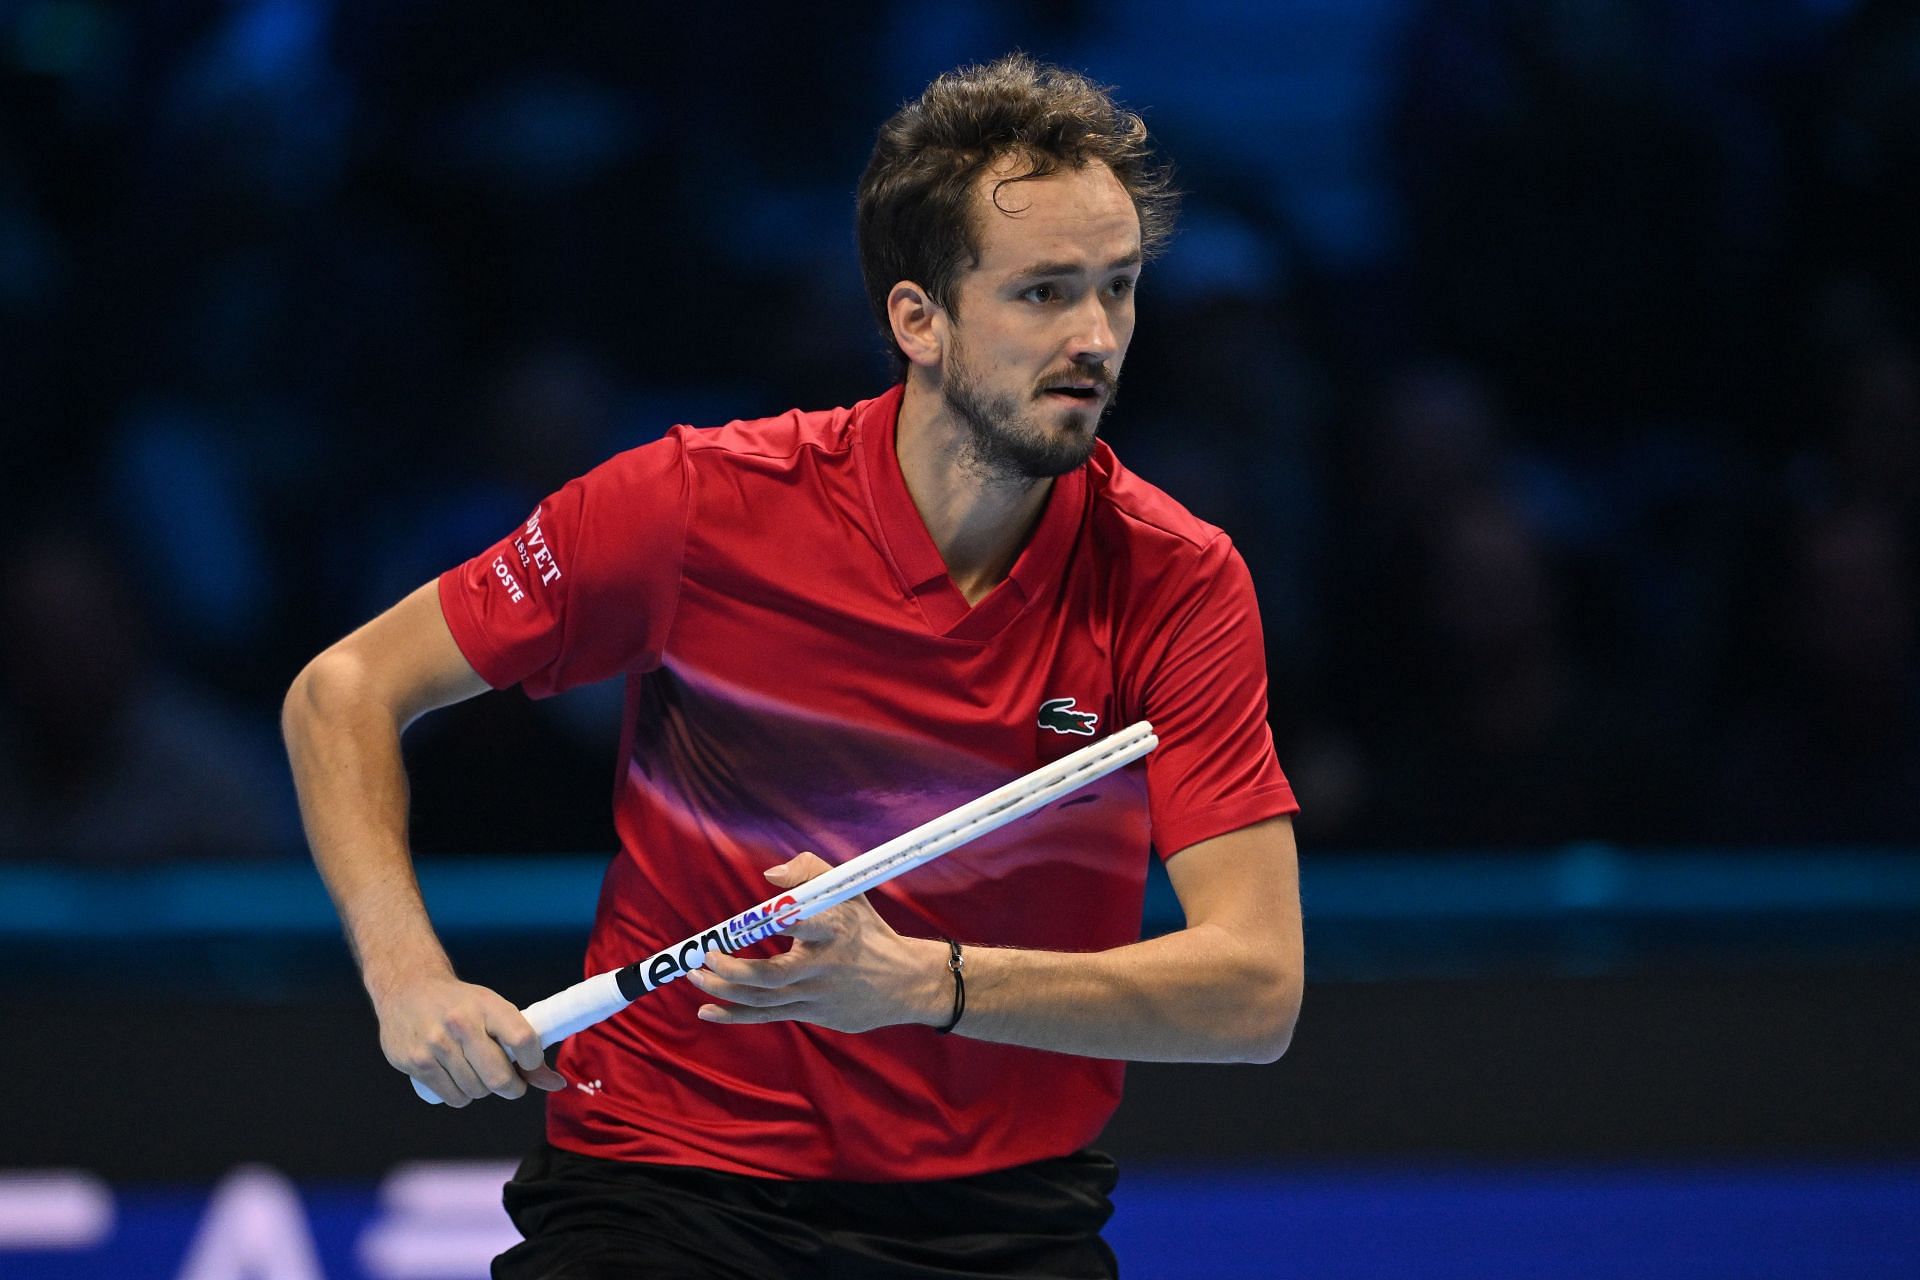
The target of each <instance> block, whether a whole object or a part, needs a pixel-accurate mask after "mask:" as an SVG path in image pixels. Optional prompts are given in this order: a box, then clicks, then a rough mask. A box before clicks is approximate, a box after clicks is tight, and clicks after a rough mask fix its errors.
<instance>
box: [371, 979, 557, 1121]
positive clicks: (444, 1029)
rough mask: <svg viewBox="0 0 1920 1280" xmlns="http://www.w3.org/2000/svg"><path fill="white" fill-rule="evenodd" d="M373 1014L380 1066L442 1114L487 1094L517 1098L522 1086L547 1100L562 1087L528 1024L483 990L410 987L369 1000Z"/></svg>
mask: <svg viewBox="0 0 1920 1280" xmlns="http://www.w3.org/2000/svg"><path fill="white" fill-rule="evenodd" d="M374 1011H375V1012H376V1013H377V1014H378V1015H379V1017H380V1048H381V1051H382V1052H384V1053H385V1054H386V1055H387V1061H388V1062H389V1063H391V1064H392V1065H393V1067H394V1069H395V1070H397V1071H404V1072H405V1073H406V1074H408V1075H410V1076H412V1077H413V1078H414V1079H415V1080H418V1081H419V1082H420V1083H421V1084H423V1085H425V1086H426V1087H427V1088H429V1089H431V1090H433V1091H434V1093H436V1094H438V1095H439V1096H440V1098H441V1099H442V1100H443V1101H444V1102H446V1104H447V1105H448V1106H452V1107H464V1106H466V1105H467V1104H468V1103H469V1102H472V1101H473V1100H474V1099H476V1098H484V1097H486V1096H487V1095H488V1094H490V1093H493V1094H498V1095H500V1096H501V1097H503V1098H518V1097H520V1096H521V1095H523V1094H525V1093H526V1091H527V1086H528V1085H532V1086H533V1087H534V1088H536V1089H543V1090H545V1091H547V1092H548V1093H552V1092H554V1091H555V1090H559V1089H564V1088H566V1087H567V1080H566V1077H565V1076H563V1075H561V1074H560V1073H559V1072H558V1071H555V1070H554V1069H553V1068H552V1067H550V1066H548V1065H547V1064H546V1058H545V1055H544V1054H542V1052H541V1050H540V1037H539V1035H538V1034H537V1033H536V1032H535V1031H534V1029H533V1026H532V1024H531V1023H529V1022H528V1021H527V1020H526V1018H525V1017H523V1016H522V1015H521V1013H520V1010H518V1009H516V1008H514V1006H513V1004H512V1003H511V1002H510V1001H508V1000H507V999H505V998H504V997H502V996H500V995H498V994H496V993H494V992H492V991H489V990H488V989H487V988H485V987H481V986H475V985H474V984H473V983H471V982H462V981H460V980H459V979H458V978H455V977H452V976H451V975H449V976H446V977H437V978H431V979H426V980H422V981H416V982H412V983H409V984H407V985H405V986H403V987H400V988H398V989H396V990H394V991H393V992H391V993H390V994H388V995H386V996H385V997H384V998H382V997H376V998H375V1000H374Z"/></svg>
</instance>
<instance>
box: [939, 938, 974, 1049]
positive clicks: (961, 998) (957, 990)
mask: <svg viewBox="0 0 1920 1280" xmlns="http://www.w3.org/2000/svg"><path fill="white" fill-rule="evenodd" d="M945 942H946V944H947V945H948V946H949V947H952V948H953V954H952V955H950V956H948V957H947V972H948V973H950V974H952V975H953V1016H952V1017H951V1018H948V1019H947V1025H946V1026H944V1027H935V1028H934V1030H935V1031H938V1032H939V1033H940V1034H941V1035H945V1034H947V1032H949V1031H951V1030H953V1029H954V1028H955V1027H957V1026H959V1025H960V1015H961V1014H963V1013H965V1012H966V1011H967V979H966V977H965V975H963V974H962V973H961V972H960V970H961V969H962V968H963V967H964V966H965V965H966V963H967V958H966V957H965V956H963V955H961V954H960V944H959V943H957V942H955V941H954V940H953V939H952V938H947V939H945Z"/></svg>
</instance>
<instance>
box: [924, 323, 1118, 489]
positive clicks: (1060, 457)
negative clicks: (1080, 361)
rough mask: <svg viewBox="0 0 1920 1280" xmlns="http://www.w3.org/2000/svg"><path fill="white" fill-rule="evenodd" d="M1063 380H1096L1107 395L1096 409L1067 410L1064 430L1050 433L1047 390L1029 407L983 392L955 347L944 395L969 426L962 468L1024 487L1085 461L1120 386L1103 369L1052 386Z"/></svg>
mask: <svg viewBox="0 0 1920 1280" xmlns="http://www.w3.org/2000/svg"><path fill="white" fill-rule="evenodd" d="M1064 377H1080V378H1093V379H1095V380H1097V381H1098V382H1099V384H1100V385H1101V386H1102V387H1104V388H1105V389H1106V393H1107V394H1106V396H1105V397H1104V398H1103V400H1102V401H1101V402H1099V403H1098V406H1097V407H1096V406H1095V405H1093V404H1089V405H1088V406H1087V407H1086V408H1085V409H1069V410H1067V411H1066V412H1065V413H1064V414H1063V415H1062V417H1063V421H1062V423H1061V425H1060V427H1059V428H1057V429H1056V430H1053V431H1048V430H1047V429H1046V428H1045V427H1043V426H1042V425H1041V424H1040V423H1039V422H1038V421H1037V419H1038V417H1039V414H1040V413H1041V412H1042V411H1043V410H1047V409H1050V408H1051V406H1048V405H1045V404H1044V403H1043V401H1042V396H1044V395H1045V394H1046V393H1045V392H1044V391H1042V390H1040V389H1039V388H1035V389H1034V390H1033V391H1031V392H1029V393H1027V397H1026V400H1025V403H1024V404H1023V403H1022V402H1021V400H1020V398H1019V397H1018V396H1016V395H1015V394H1013V393H1011V392H1001V393H995V394H989V393H987V392H984V391H982V390H981V389H980V383H979V380H978V379H976V378H975V377H974V376H973V372H972V370H970V369H969V368H968V367H967V364H966V361H965V360H964V358H962V356H961V354H960V350H959V349H958V348H957V347H956V348H955V349H954V350H953V351H952V352H951V353H950V354H949V355H948V358H947V367H946V370H945V374H944V377H943V378H942V380H941V385H940V395H941V398H942V399H943V400H945V401H946V405H947V407H948V408H949V409H951V410H952V411H953V413H954V415H955V416H956V417H958V418H959V419H960V421H962V422H964V423H965V424H966V426H967V440H966V443H965V445H964V446H963V454H962V465H964V466H965V467H967V469H968V470H970V471H972V472H974V473H975V474H977V475H980V476H983V477H985V478H986V479H987V480H989V481H995V482H999V483H1003V484H1014V485H1020V486H1022V487H1024V486H1026V485H1028V484H1030V483H1032V482H1033V481H1035V480H1051V479H1053V478H1054V477H1055V476H1063V475H1065V474H1067V473H1068V472H1069V471H1072V470H1073V469H1074V468H1076V467H1078V466H1080V465H1081V464H1082V463H1084V462H1086V460H1087V457H1088V455H1090V454H1091V453H1092V452H1093V441H1094V436H1095V435H1096V434H1097V433H1098V431H1099V429H1100V419H1101V418H1103V417H1105V416H1106V413H1107V410H1109V409H1111V408H1113V401H1114V396H1115V393H1116V391H1117V387H1116V385H1115V383H1114V381H1113V379H1111V378H1110V377H1109V376H1108V374H1107V372H1106V370H1105V369H1104V368H1102V369H1099V370H1089V369H1084V368H1081V369H1074V370H1071V371H1070V372H1069V373H1066V374H1056V375H1054V376H1053V377H1052V378H1049V379H1047V381H1048V382H1057V381H1059V380H1061V379H1062V378H1064ZM1042 385H1044V383H1043V384H1042ZM1053 411H1055V412H1058V410H1053Z"/></svg>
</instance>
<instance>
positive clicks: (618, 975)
mask: <svg viewBox="0 0 1920 1280" xmlns="http://www.w3.org/2000/svg"><path fill="white" fill-rule="evenodd" d="M1159 745H1160V739H1159V738H1157V737H1155V736H1154V733H1153V726H1152V725H1150V724H1148V723H1147V722H1146V721H1145V720H1141V721H1139V722H1137V723H1135V724H1131V725H1128V726H1127V727H1126V728H1124V729H1122V730H1120V731H1119V732H1118V733H1115V734H1112V735H1110V736H1108V737H1106V738H1103V739H1102V740H1101V741H1099V742H1095V743H1092V744H1090V745H1088V746H1084V747H1082V748H1080V749H1079V750H1078V751H1075V752H1073V753H1072V754H1070V755H1065V756H1062V757H1060V759H1058V760H1055V761H1053V762H1052V763H1051V764H1045V765H1042V766H1040V767H1039V768H1038V769H1035V770H1034V771H1033V772H1032V773H1029V774H1025V775H1023V776H1021V777H1018V778H1015V779H1014V780H1013V781H1012V782H1009V783H1007V784H1006V785H1005V786H1003V787H998V788H996V789H994V790H992V791H989V792H987V794H985V795H983V796H981V797H980V798H979V799H978V800H971V801H968V802H967V803H966V804H963V805H961V806H960V807H959V808H957V809H954V810H951V811H950V812H947V813H944V814H942V815H941V816H939V817H938V818H935V819H933V820H932V821H931V822H924V823H922V824H920V825H919V826H917V827H915V828H914V829H913V830H911V831H909V832H907V833H905V834H904V835H899V836H895V837H894V838H893V839H891V840H889V841H887V842H886V843H885V844H880V845H875V846H874V847H873V848H871V849H869V850H867V851H866V852H865V853H863V854H861V855H860V856H859V857H857V858H852V859H849V860H848V861H846V862H843V863H841V864H840V865H839V866H837V867H835V868H833V870H831V871H827V872H824V873H822V874H821V875H818V876H815V877H814V878H813V879H811V880H809V881H807V882H806V883H805V884H803V885H798V886H796V887H794V888H792V889H790V890H787V891H786V892H784V893H781V894H777V895H775V896H774V897H772V898H769V899H767V900H766V901H765V902H762V903H760V904H759V905H758V906H754V907H749V908H748V909H747V910H745V911H742V912H741V913H740V914H739V915H736V916H734V917H732V918H731V919H728V920H724V921H722V922H721V923H719V924H716V925H714V926H713V927H712V928H709V929H702V930H701V931H700V932H699V933H696V934H694V935H693V936H692V937H689V938H687V939H685V940H683V941H681V942H679V943H676V944H675V945H673V946H671V947H666V948H663V949H662V950H659V951H656V952H654V953H653V954H652V955H650V956H648V957H647V958H646V959H644V960H636V961H635V962H634V963H632V964H630V965H627V966H626V967H624V968H620V969H609V970H607V971H606V972H605V973H597V974H595V975H594V976H593V977H591V978H588V979H586V980H585V981H583V982H576V983H574V984H573V985H572V986H570V987H568V988H567V989H566V990H564V991H558V992H555V993H554V994H553V995H550V996H548V997H547V998H546V999H544V1000H536V1001H535V1002H534V1003H532V1004H530V1005H528V1006H527V1007H526V1008H525V1009H523V1010H521V1013H522V1014H523V1015H524V1016H525V1017H526V1019H527V1021H528V1022H530V1023H532V1024H533V1029H534V1030H535V1031H536V1032H538V1033H539V1036H540V1047H541V1048H542V1049H546V1048H549V1047H551V1046H552V1045H554V1044H556V1043H558V1042H559V1041H561V1040H564V1039H566V1038H567V1037H568V1036H570V1035H572V1034H573V1033H574V1032H576V1031H582V1030H585V1029H586V1028H587V1027H590V1026H592V1025H593V1024H594V1023H596V1022H599V1021H601V1020H602V1019H605V1018H610V1017H612V1016H613V1015H614V1014H616V1013H618V1012H620V1010H622V1009H624V1008H626V1007H627V1005H629V1004H631V1003H632V1002H633V1001H635V1000H637V999H639V998H640V997H641V996H643V995H645V994H646V993H647V992H649V991H653V990H655V989H657V988H659V987H663V986H665V985H666V984H667V983H669V982H672V981H673V980H674V979H675V978H679V977H683V976H685V975H686V974H688V973H690V972H692V971H693V970H695V969H699V968H702V967H704V966H705V964H706V960H707V953H708V952H709V951H726V952H734V951H738V950H740V949H741V948H742V947H746V946H751V945H752V944H754V943H756V942H764V941H766V940H767V939H768V938H772V937H777V936H778V935H780V934H782V933H785V932H786V931H787V930H788V929H790V928H792V927H793V926H794V925H796V924H798V923H799V922H800V921H802V920H805V919H807V918H808V917H809V916H815V915H818V914H819V913H820V912H822V911H825V910H827V908H829V907H835V906H838V905H840V904H841V903H843V902H845V901H847V900H848V899H849V898H856V897H859V896H860V895H861V894H863V893H865V892H866V891H867V890H869V889H872V888H873V887H875V886H876V885H881V884H885V883H886V882H887V881H889V880H891V879H893V878H894V877H895V876H897V875H900V874H902V873H903V872H907V871H911V870H912V869H913V868H915V867H917V866H920V865H922V864H923V863H927V862H931V861H933V860H934V859H935V858H937V857H939V856H940V855H941V854H944V853H948V852H950V851H952V850H954V849H958V848H959V847H960V846H961V845H963V844H966V843H967V842H968V841H970V840H974V839H977V838H979V837H980V836H984V835H986V834H987V833H988V832H990V831H994V830H997V829H999V828H1000V827H1003V826H1005V825H1006V824H1007V823H1009V822H1012V821H1014V820H1016V819H1018V818H1023V817H1025V816H1026V815H1028V814H1030V813H1033V812H1035V811H1037V810H1039V809H1043V808H1045V807H1046V806H1047V805H1049V804H1052V803H1053V802H1054V801H1055V800H1057V799H1059V798H1060V797H1061V796H1064V795H1066V794H1068V793H1070V792H1073V791H1077V790H1078V789H1079V788H1081V787H1084V786H1086V785H1087V784H1088V783H1090V782H1093V781H1095V780H1097V779H1100V778H1104V777H1106V776H1107V775H1108V774H1109V773H1112V772H1113V771H1114V770H1116V769H1121V768H1124V767H1126V766H1127V765H1129V764H1132V763H1133V762H1134V761H1135V760H1138V759H1140V758H1141V757H1142V756H1144V755H1146V754H1147V753H1148V752H1149V751H1151V750H1153V749H1154V748H1155V747H1157V746H1159ZM413 1089H414V1092H415V1093H417V1094H419V1095H420V1096H421V1097H422V1098H424V1099H426V1100H427V1101H428V1102H439V1101H441V1099H440V1096H439V1095H438V1094H436V1093H434V1091H433V1090H431V1089H429V1088H428V1087H427V1086H426V1085H424V1084H422V1083H421V1082H420V1081H418V1080H415V1081H414V1082H413Z"/></svg>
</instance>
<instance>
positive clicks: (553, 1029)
mask: <svg viewBox="0 0 1920 1280" xmlns="http://www.w3.org/2000/svg"><path fill="white" fill-rule="evenodd" d="M619 977H620V971H619V970H618V969H609V970H607V971H606V972H605V973H596V974H594V975H593V976H592V977H591V978H588V979H587V980H586V981H585V982H576V983H574V984H573V985H572V986H570V987H568V988H567V989H566V990H564V991H556V992H554V993H553V994H552V995H550V996H548V997H547V998H546V999H545V1000H536V1001H534V1002H533V1003H532V1004H530V1005H528V1006H527V1007H526V1008H524V1009H522V1010H521V1011H520V1012H521V1013H522V1014H523V1015H525V1017H526V1019H527V1021H528V1022H530V1023H532V1024H533V1029H534V1031H535V1032H536V1033H538V1034H539V1036H540V1047H541V1048H542V1049H547V1048H550V1047H552V1046H553V1045H555V1044H558V1043H559V1042H560V1041H562V1040H565V1039H566V1038H567V1037H568V1036H570V1035H572V1034H573V1033H574V1032H576V1031H584V1030H586V1029H587V1028H588V1027H590V1026H592V1025H593V1024H594V1023H596V1022H600V1021H603V1020H604V1019H607V1018H611V1017H612V1016H613V1015H614V1014H616V1013H618V1012H620V1011H621V1010H622V1009H624V1008H626V1007H627V1003H628V1001H627V998H626V996H624V995H622V994H621V991H620V982H619ZM413 1091H414V1092H415V1093H417V1094H419V1095H420V1097H421V1099H422V1100H423V1101H426V1102H440V1101H442V1099H441V1097H440V1095H439V1094H437V1093H435V1092H434V1091H433V1090H431V1089H429V1088H428V1087H427V1086H426V1085H424V1084H422V1083H420V1081H418V1080H415V1081H413Z"/></svg>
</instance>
